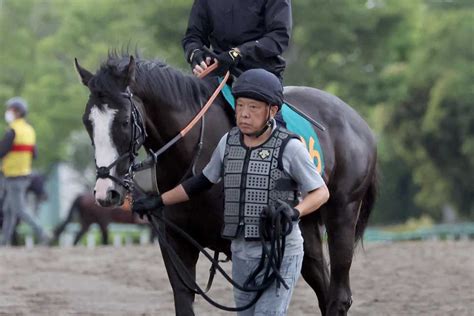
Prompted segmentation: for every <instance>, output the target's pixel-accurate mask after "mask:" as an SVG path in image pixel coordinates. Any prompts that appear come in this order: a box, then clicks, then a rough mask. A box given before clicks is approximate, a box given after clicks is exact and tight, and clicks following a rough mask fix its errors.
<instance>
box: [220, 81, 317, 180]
mask: <svg viewBox="0 0 474 316" xmlns="http://www.w3.org/2000/svg"><path fill="white" fill-rule="evenodd" d="M220 81H221V80H220ZM222 94H223V95H224V98H225V99H226V101H227V102H228V103H229V104H230V106H231V107H232V108H233V109H234V111H235V99H234V96H233V95H232V90H231V88H230V86H229V85H227V84H226V85H225V86H224V88H223V89H222ZM281 114H282V116H283V119H284V120H285V122H286V128H287V129H288V130H289V131H291V132H293V133H295V134H297V135H299V136H301V140H302V141H303V143H304V145H305V147H306V149H308V151H309V154H310V156H311V158H312V159H313V162H314V165H315V166H316V168H317V169H318V172H319V174H321V175H323V173H324V159H323V150H322V148H321V145H320V143H319V138H318V134H316V132H315V130H314V128H313V125H312V124H311V123H310V122H309V121H308V120H306V119H305V118H304V117H303V116H301V115H300V114H298V113H296V112H295V111H293V110H292V109H291V108H290V107H289V106H288V105H287V104H286V103H284V104H283V107H282V109H281Z"/></svg>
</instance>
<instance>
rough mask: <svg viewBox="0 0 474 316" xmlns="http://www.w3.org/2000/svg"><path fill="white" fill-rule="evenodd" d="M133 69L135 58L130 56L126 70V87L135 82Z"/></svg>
mask: <svg viewBox="0 0 474 316" xmlns="http://www.w3.org/2000/svg"><path fill="white" fill-rule="evenodd" d="M135 68H136V62H135V58H133V56H132V55H130V62H129V63H128V66H127V69H126V71H127V83H128V85H131V84H132V83H133V82H135Z"/></svg>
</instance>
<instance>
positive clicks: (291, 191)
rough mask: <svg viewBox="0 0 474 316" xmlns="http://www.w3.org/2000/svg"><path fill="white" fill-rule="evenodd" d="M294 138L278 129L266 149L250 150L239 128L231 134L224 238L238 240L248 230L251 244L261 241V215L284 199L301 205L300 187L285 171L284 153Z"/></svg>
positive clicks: (227, 151)
mask: <svg viewBox="0 0 474 316" xmlns="http://www.w3.org/2000/svg"><path fill="white" fill-rule="evenodd" d="M291 138H298V136H296V135H293V134H290V132H288V131H287V130H285V129H284V128H282V127H277V128H276V129H275V130H274V131H273V133H272V135H271V136H270V138H269V139H268V140H267V141H266V142H265V143H264V144H262V145H260V146H258V147H255V148H247V147H246V146H245V145H244V144H243V139H242V134H241V133H240V131H239V129H238V128H237V127H234V128H232V129H231V130H230V132H229V134H228V136H227V143H226V148H225V153H224V162H223V169H224V170H223V174H224V192H225V194H224V228H223V230H222V237H224V238H228V239H234V238H236V237H237V235H238V234H239V233H240V231H241V230H242V229H243V230H244V237H245V239H247V240H257V239H259V237H260V232H259V219H260V212H261V211H262V209H263V208H265V207H267V206H268V205H275V202H276V201H277V200H278V199H281V200H283V201H285V202H287V203H288V204H290V205H292V206H296V204H297V203H298V191H297V190H298V187H297V184H296V182H295V181H294V180H292V179H291V178H290V177H288V176H287V175H286V174H285V173H284V171H283V163H282V158H283V151H284V148H285V146H286V144H287V143H288V141H289V140H290V139H291Z"/></svg>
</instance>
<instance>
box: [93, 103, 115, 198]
mask: <svg viewBox="0 0 474 316" xmlns="http://www.w3.org/2000/svg"><path fill="white" fill-rule="evenodd" d="M117 112H118V110H114V109H109V107H108V105H107V104H103V105H102V110H100V109H99V107H98V106H97V105H94V106H93V107H92V108H91V112H90V114H89V120H90V121H91V123H92V131H93V132H92V135H93V138H94V148H95V153H94V154H95V163H96V165H97V167H108V166H110V164H112V163H113V162H114V161H115V159H117V158H118V151H117V148H116V147H115V145H114V143H113V141H112V133H111V130H112V122H113V121H114V117H115V114H116V113H117ZM110 174H111V175H113V174H115V167H113V168H112V170H110ZM113 187H114V183H113V181H112V180H111V179H109V178H106V179H97V182H96V183H95V198H96V200H106V198H107V191H108V190H109V189H112V188H113Z"/></svg>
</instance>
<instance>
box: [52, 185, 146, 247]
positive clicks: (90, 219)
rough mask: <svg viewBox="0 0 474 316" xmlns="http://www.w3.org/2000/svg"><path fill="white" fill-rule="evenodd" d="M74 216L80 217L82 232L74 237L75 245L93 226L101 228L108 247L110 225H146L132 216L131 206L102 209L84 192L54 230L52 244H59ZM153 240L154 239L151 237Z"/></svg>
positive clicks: (103, 241)
mask: <svg viewBox="0 0 474 316" xmlns="http://www.w3.org/2000/svg"><path fill="white" fill-rule="evenodd" d="M74 215H77V216H78V217H79V223H80V225H81V228H80V230H79V231H78V232H77V234H76V236H75V237H74V243H73V244H74V245H77V244H78V242H79V241H80V240H81V238H82V237H83V236H84V234H85V233H87V231H88V230H89V228H90V226H91V225H92V224H94V223H95V224H97V225H98V226H99V229H100V232H101V236H102V244H103V245H107V244H108V240H109V230H108V226H109V224H110V223H121V224H144V223H146V222H144V221H142V220H140V219H138V218H137V216H135V215H134V214H132V212H131V209H130V207H129V205H126V206H122V207H101V206H99V205H97V203H96V201H95V197H94V195H93V194H92V193H91V192H84V193H81V194H79V195H78V196H77V197H76V198H75V199H74V201H73V202H72V204H71V207H70V208H69V212H68V215H67V216H66V218H65V219H64V221H63V222H61V223H60V224H59V225H58V226H56V228H55V229H54V230H53V238H52V240H51V244H54V243H56V242H58V240H59V237H60V236H61V234H62V233H63V231H64V230H65V229H66V226H67V225H68V224H69V223H71V222H72V221H73V219H74ZM151 238H153V237H151Z"/></svg>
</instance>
